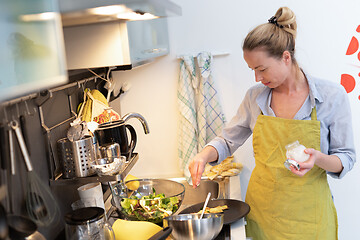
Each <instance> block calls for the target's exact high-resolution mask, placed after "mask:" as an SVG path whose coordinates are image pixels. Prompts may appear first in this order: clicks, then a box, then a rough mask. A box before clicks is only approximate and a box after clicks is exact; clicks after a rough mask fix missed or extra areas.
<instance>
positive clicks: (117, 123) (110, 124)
mask: <svg viewBox="0 0 360 240" xmlns="http://www.w3.org/2000/svg"><path fill="white" fill-rule="evenodd" d="M123 124H125V122H124V121H123V120H117V121H112V122H106V123H102V124H99V125H98V127H97V128H96V130H104V129H109V128H114V127H118V126H121V125H123Z"/></svg>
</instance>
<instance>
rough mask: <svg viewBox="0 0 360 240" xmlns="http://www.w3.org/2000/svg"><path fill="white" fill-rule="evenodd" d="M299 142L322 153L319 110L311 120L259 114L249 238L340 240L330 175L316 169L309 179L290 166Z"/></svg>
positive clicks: (250, 187) (250, 188)
mask: <svg viewBox="0 0 360 240" xmlns="http://www.w3.org/2000/svg"><path fill="white" fill-rule="evenodd" d="M296 140H299V142H300V144H302V145H304V146H305V147H307V148H314V149H316V150H320V122H319V121H317V118H316V109H315V108H313V111H312V113H311V120H295V119H284V118H278V117H270V116H264V115H262V114H261V115H259V117H258V119H257V121H256V124H255V128H254V132H253V148H254V154H255V163H256V166H255V168H254V170H253V172H252V175H251V178H250V182H249V185H248V190H247V193H246V202H247V203H248V204H249V205H250V207H251V210H250V213H249V214H248V216H247V219H246V220H247V225H246V234H247V237H252V238H253V240H264V239H269V240H280V239H284V240H292V239H296V240H297V239H304V240H311V239H320V240H322V239H324V240H332V239H337V236H338V234H337V215H336V210H335V206H334V203H333V200H332V197H331V192H330V189H329V185H328V182H327V174H326V171H325V170H323V169H321V168H319V167H318V166H316V165H315V166H314V167H313V168H312V169H311V170H310V171H309V172H308V173H306V174H305V176H303V177H299V176H296V175H295V174H293V173H292V172H291V171H289V170H288V169H287V168H285V166H284V161H285V160H286V155H285V153H286V150H285V146H286V145H287V144H289V143H292V142H294V141H296Z"/></svg>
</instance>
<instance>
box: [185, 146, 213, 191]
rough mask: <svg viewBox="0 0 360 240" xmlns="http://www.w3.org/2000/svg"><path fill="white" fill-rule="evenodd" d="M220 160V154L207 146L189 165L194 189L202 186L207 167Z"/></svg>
mask: <svg viewBox="0 0 360 240" xmlns="http://www.w3.org/2000/svg"><path fill="white" fill-rule="evenodd" d="M217 159H218V152H217V151H216V149H215V148H214V147H212V146H206V147H205V148H204V149H203V150H202V151H201V152H199V153H198V154H196V156H195V157H194V158H193V159H192V160H191V161H190V163H189V171H190V174H191V179H192V183H193V188H196V187H197V186H199V184H200V180H201V176H202V174H203V172H204V170H205V165H206V164H207V163H208V162H212V161H215V160H217Z"/></svg>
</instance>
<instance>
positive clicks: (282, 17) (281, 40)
mask: <svg viewBox="0 0 360 240" xmlns="http://www.w3.org/2000/svg"><path fill="white" fill-rule="evenodd" d="M271 20H272V21H271ZM296 29H297V25H296V17H295V14H294V13H293V11H291V9H290V8H288V7H281V8H279V9H278V10H277V12H276V13H275V16H273V17H272V18H271V19H269V22H268V23H264V24H261V25H259V26H257V27H256V28H254V29H253V30H252V31H251V32H249V33H248V35H247V36H246V38H245V40H244V43H243V50H250V51H251V50H254V49H255V48H263V49H265V50H266V51H267V53H268V54H269V56H271V57H274V58H277V59H280V58H281V57H282V55H283V53H284V51H289V52H290V55H291V59H292V61H293V64H295V65H296V66H297V62H296V60H295V38H296Z"/></svg>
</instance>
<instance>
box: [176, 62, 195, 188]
mask: <svg viewBox="0 0 360 240" xmlns="http://www.w3.org/2000/svg"><path fill="white" fill-rule="evenodd" d="M197 86H198V79H197V78H196V72H195V62H194V57H192V56H183V57H182V58H181V59H180V76H179V82H178V92H177V96H178V105H179V112H180V125H179V152H178V153H179V160H180V167H181V170H182V171H183V172H184V175H185V177H186V179H187V180H188V182H189V183H190V172H189V170H188V164H189V161H190V160H191V159H193V158H194V157H195V155H196V154H197V152H198V139H197V128H198V126H197V116H196V103H195V89H196V88H197Z"/></svg>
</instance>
